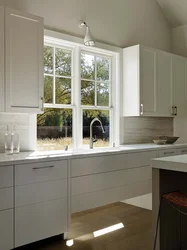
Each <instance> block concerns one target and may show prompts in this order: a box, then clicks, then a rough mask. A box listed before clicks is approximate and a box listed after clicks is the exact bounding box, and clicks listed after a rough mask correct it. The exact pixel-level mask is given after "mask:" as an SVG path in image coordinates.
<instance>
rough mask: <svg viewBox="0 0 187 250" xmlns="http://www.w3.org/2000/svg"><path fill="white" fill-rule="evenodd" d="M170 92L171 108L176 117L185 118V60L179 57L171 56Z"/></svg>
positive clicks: (186, 103) (186, 113)
mask: <svg viewBox="0 0 187 250" xmlns="http://www.w3.org/2000/svg"><path fill="white" fill-rule="evenodd" d="M172 91H173V106H174V107H175V108H174V113H175V115H176V116H180V117H186V116H187V81H186V59H185V58H183V57H180V56H176V55H173V56H172Z"/></svg>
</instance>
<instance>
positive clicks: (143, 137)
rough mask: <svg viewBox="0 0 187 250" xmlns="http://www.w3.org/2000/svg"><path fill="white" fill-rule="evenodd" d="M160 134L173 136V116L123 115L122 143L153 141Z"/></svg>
mask: <svg viewBox="0 0 187 250" xmlns="http://www.w3.org/2000/svg"><path fill="white" fill-rule="evenodd" d="M159 135H167V136H173V118H170V117H168V118H165V117H121V138H120V140H121V141H120V143H121V144H131V143H151V142H152V138H153V137H154V136H159Z"/></svg>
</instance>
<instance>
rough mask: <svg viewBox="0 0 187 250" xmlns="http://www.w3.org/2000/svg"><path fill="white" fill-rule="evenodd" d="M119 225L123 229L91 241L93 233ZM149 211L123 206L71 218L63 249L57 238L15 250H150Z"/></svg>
mask: <svg viewBox="0 0 187 250" xmlns="http://www.w3.org/2000/svg"><path fill="white" fill-rule="evenodd" d="M120 222H122V223H123V224H124V228H122V229H119V230H117V231H115V232H111V233H108V234H106V235H103V236H100V237H97V238H94V237H93V232H94V231H97V230H100V229H103V228H106V227H109V226H112V225H114V224H117V223H120ZM151 227H152V224H151V211H149V210H145V209H141V208H137V207H134V206H131V205H127V204H124V203H120V202H118V203H115V204H112V205H108V206H105V207H101V208H97V209H93V210H89V211H86V212H81V213H77V214H74V215H73V216H72V223H71V232H70V233H69V235H68V238H69V239H74V245H73V246H72V247H67V246H66V244H65V243H66V242H65V241H63V240H62V239H61V238H60V237H57V238H54V239H50V240H46V241H43V242H40V243H37V244H32V245H30V246H27V247H24V248H23V247H22V248H19V250H23V249H29V250H31V249H32V250H66V249H72V250H73V249H75V250H151Z"/></svg>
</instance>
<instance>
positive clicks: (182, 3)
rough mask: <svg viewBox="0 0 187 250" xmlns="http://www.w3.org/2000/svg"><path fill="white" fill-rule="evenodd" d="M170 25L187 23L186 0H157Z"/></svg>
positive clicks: (175, 25)
mask: <svg viewBox="0 0 187 250" xmlns="http://www.w3.org/2000/svg"><path fill="white" fill-rule="evenodd" d="M157 1H158V3H159V4H160V6H161V8H162V10H163V12H164V14H165V16H166V17H167V19H168V20H169V23H170V24H171V25H172V27H174V28H175V27H177V26H180V25H183V24H187V0H157Z"/></svg>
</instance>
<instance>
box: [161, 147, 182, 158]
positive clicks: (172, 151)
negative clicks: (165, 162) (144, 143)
mask: <svg viewBox="0 0 187 250" xmlns="http://www.w3.org/2000/svg"><path fill="white" fill-rule="evenodd" d="M177 154H178V153H177V150H176V149H172V148H171V149H165V150H159V151H158V157H167V156H173V155H177Z"/></svg>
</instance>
